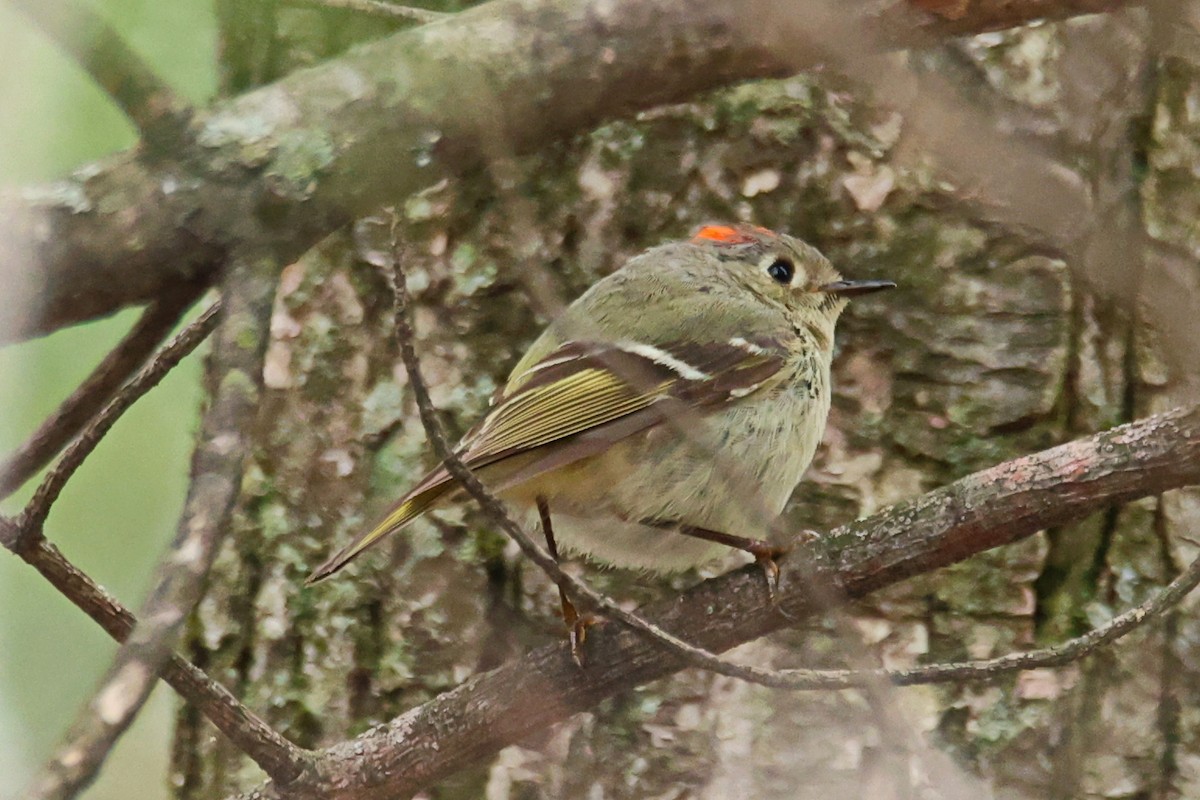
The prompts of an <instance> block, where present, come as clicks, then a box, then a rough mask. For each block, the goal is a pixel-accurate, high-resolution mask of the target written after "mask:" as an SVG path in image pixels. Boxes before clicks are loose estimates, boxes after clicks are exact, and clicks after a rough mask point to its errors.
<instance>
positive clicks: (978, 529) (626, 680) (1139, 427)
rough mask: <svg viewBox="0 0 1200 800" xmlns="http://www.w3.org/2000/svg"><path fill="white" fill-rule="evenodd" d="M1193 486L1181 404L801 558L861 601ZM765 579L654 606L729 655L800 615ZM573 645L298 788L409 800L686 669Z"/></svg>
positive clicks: (646, 651)
mask: <svg viewBox="0 0 1200 800" xmlns="http://www.w3.org/2000/svg"><path fill="white" fill-rule="evenodd" d="M1195 483H1200V408H1197V407H1192V408H1186V409H1176V410H1175V411H1171V412H1168V413H1165V414H1160V415H1157V416H1154V417H1149V418H1147V419H1144V420H1140V421H1138V422H1134V423H1131V424H1128V425H1123V426H1121V427H1118V428H1114V429H1113V430H1110V431H1105V432H1103V433H1099V434H1096V435H1094V436H1091V437H1089V438H1086V439H1081V440H1078V441H1074V442H1070V443H1068V444H1065V445H1061V446H1059V447H1056V448H1053V449H1051V450H1047V451H1044V452H1041V453H1037V454H1034V455H1031V456H1026V457H1024V458H1020V459H1016V460H1014V461H1009V462H1006V463H1004V464H1000V465H998V466H996V467H993V468H991V469H988V470H984V471H982V472H979V473H976V474H974V475H971V476H968V477H966V478H963V479H962V480H959V481H957V482H955V483H953V484H950V485H949V486H946V487H944V488H942V489H939V490H937V491H935V492H931V493H929V494H926V495H924V496H922V497H920V498H917V499H915V500H912V501H910V502H907V503H903V504H900V505H897V506H894V507H892V508H890V509H887V510H885V511H883V512H881V513H879V514H876V515H874V516H872V517H870V518H867V519H865V520H860V521H857V522H854V523H851V524H849V525H845V526H843V527H841V528H839V529H837V530H835V531H832V532H831V533H830V534H828V535H827V536H826V537H825V538H824V539H823V540H822V542H821V543H820V544H819V545H818V546H815V547H809V548H805V549H804V550H802V551H798V552H797V553H795V554H794V555H793V556H792V558H793V559H805V566H808V567H809V568H810V569H811V570H812V573H813V574H814V575H815V576H816V577H817V578H818V579H820V580H823V581H825V582H828V583H829V584H832V585H834V586H837V587H838V588H839V589H840V591H841V592H842V593H843V594H844V595H845V596H846V597H847V598H850V599H853V598H858V597H862V596H864V595H866V594H869V593H870V592H873V591H875V590H877V589H880V588H883V587H885V586H889V585H891V584H894V583H896V582H898V581H901V580H904V579H906V578H909V577H912V576H913V575H916V574H920V573H924V572H929V571H931V570H934V569H937V568H939V567H943V566H946V565H948V564H952V563H955V562H958V561H961V560H963V559H965V558H967V557H969V556H971V555H974V554H976V553H980V552H983V551H984V550H988V549H990V548H993V547H997V546H1000V545H1003V544H1009V543H1011V542H1015V541H1018V540H1020V539H1022V538H1024V537H1027V536H1030V535H1032V534H1033V533H1035V532H1037V531H1039V530H1042V529H1044V528H1047V527H1051V526H1054V525H1059V524H1062V523H1064V522H1066V521H1069V520H1072V519H1077V518H1079V517H1082V516H1085V515H1087V514H1089V513H1092V512H1094V511H1096V510H1099V509H1101V508H1105V507H1108V506H1110V505H1113V504H1117V503H1121V502H1126V501H1128V500H1132V499H1135V498H1137V497H1144V496H1147V495H1152V494H1157V493H1160V492H1163V491H1167V490H1169V489H1173V488H1178V487H1181V486H1186V485H1191V484H1195ZM1190 572H1191V570H1189V574H1190ZM761 580H762V576H761V575H760V574H759V571H758V569H757V568H756V567H748V568H746V569H743V570H740V571H738V572H734V573H731V574H728V575H724V576H721V577H719V578H715V579H713V580H710V581H706V582H704V583H702V584H700V585H699V586H697V587H695V588H694V589H692V590H691V591H689V592H687V593H686V594H685V595H684V596H683V597H682V598H672V599H670V600H668V601H664V602H661V603H656V604H654V605H652V606H651V607H649V608H647V609H644V611H643V613H644V615H645V616H646V617H648V618H649V619H652V620H654V621H655V622H656V623H657V624H659V625H660V626H661V627H663V628H665V629H666V630H668V631H670V632H671V633H672V634H674V635H675V636H678V637H680V638H683V639H685V640H687V641H689V642H694V643H696V644H697V645H699V646H702V647H705V648H707V649H709V650H712V651H714V652H720V651H722V650H725V649H728V648H730V647H733V646H735V645H738V644H742V643H744V642H747V641H750V640H752V639H755V638H758V637H760V636H763V635H765V634H767V633H770V632H771V631H773V630H777V629H778V628H780V627H781V626H783V625H784V624H788V623H787V620H785V619H783V618H782V617H781V616H780V615H778V614H775V613H772V611H771V609H770V608H769V607H768V605H767V601H766V598H765V597H764V595H763V592H762V586H761ZM1185 583H1186V581H1185ZM1175 588H1176V590H1182V588H1183V584H1177V585H1176V587H1175ZM779 601H780V604H781V605H782V607H783V609H784V610H785V611H786V612H787V613H788V614H789V615H790V616H792V617H795V618H801V617H804V616H806V615H809V614H811V613H813V612H814V611H816V610H818V609H819V608H821V607H822V606H823V605H824V604H823V602H822V600H821V599H820V598H817V597H814V596H813V593H812V591H811V588H810V587H809V585H808V583H807V581H790V582H787V583H786V584H785V585H784V586H783V587H782V588H781V593H780V597H779ZM568 650H569V648H568V647H567V646H566V645H565V644H559V645H555V646H548V647H544V648H541V649H539V650H537V651H535V652H533V653H531V654H529V655H528V656H526V657H524V658H522V659H519V660H518V661H516V662H513V663H510V664H507V665H505V666H503V667H500V668H499V669H496V670H493V671H491V672H488V673H485V674H482V675H477V676H475V677H473V678H471V679H470V680H468V681H467V682H466V683H464V684H463V685H461V686H459V687H457V688H455V689H453V690H451V691H449V692H446V693H445V694H443V695H441V696H439V697H437V698H435V699H434V700H432V701H430V702H428V703H426V704H424V705H422V706H419V707H417V708H414V709H412V710H411V711H409V712H407V713H405V714H403V715H401V716H399V717H397V718H396V719H394V720H392V721H391V722H389V723H388V724H386V725H384V726H380V727H379V728H376V729H374V730H372V731H370V732H368V733H367V734H364V735H363V736H360V737H358V738H356V739H353V740H351V741H349V742H345V743H342V744H339V745H335V746H333V747H331V748H329V749H328V750H325V751H322V753H321V754H319V755H318V756H317V760H316V762H315V764H314V767H313V769H312V770H311V771H308V772H305V773H304V774H303V775H302V776H301V778H300V779H298V780H297V781H295V782H293V783H291V784H287V785H286V789H287V791H288V792H295V793H296V794H298V795H299V796H302V797H303V796H322V797H328V798H342V799H344V800H351V799H353V800H362V799H363V798H377V797H392V796H407V795H409V794H412V793H413V792H415V791H417V790H419V789H420V788H422V787H425V786H428V785H429V784H431V783H433V782H434V781H436V780H438V779H440V778H443V777H445V776H447V775H449V774H452V773H453V772H455V771H456V770H458V769H460V768H462V767H463V766H465V765H467V764H469V763H472V762H473V761H475V760H477V759H478V758H480V757H481V756H483V755H485V754H487V753H490V752H494V751H495V750H498V749H500V748H501V747H504V746H506V745H508V744H511V743H513V742H515V741H518V740H520V739H521V737H523V736H525V735H528V734H529V733H530V732H532V731H536V730H540V729H543V728H544V727H545V726H547V725H550V724H553V723H555V722H558V721H561V720H563V719H566V718H567V717H569V716H570V715H572V714H574V713H576V712H578V711H582V710H585V709H587V708H589V707H591V706H593V705H594V704H596V703H597V702H599V701H600V700H602V699H604V698H605V697H608V696H611V695H612V694H614V693H616V692H620V691H623V690H627V689H628V688H629V687H630V686H635V685H638V684H641V683H644V682H646V681H650V680H654V679H656V678H661V677H663V676H666V675H669V674H671V673H672V672H675V671H677V670H679V669H681V668H683V667H684V666H685V662H684V661H683V660H682V659H681V658H679V657H678V656H675V655H672V654H670V653H668V652H666V651H664V650H663V649H662V648H661V646H658V645H655V644H653V643H651V642H650V641H648V640H647V639H645V638H644V637H642V636H641V635H640V634H635V633H633V632H630V631H628V630H623V629H621V628H620V627H618V626H615V625H611V624H601V625H597V626H595V627H593V628H592V629H591V630H590V632H589V650H588V658H589V661H588V666H587V669H586V670H579V669H578V668H577V667H576V666H575V664H574V662H573V661H572V660H571V657H570V654H569V652H568ZM430 731H436V732H437V735H436V737H434V736H432V735H430V734H429V732H430Z"/></svg>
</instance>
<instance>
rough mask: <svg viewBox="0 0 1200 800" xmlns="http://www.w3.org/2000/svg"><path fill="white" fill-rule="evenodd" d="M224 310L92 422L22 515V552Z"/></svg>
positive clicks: (182, 337) (216, 307)
mask: <svg viewBox="0 0 1200 800" xmlns="http://www.w3.org/2000/svg"><path fill="white" fill-rule="evenodd" d="M220 308H221V305H220V302H217V303H213V305H212V306H210V307H209V308H208V309H207V310H206V311H205V312H204V313H203V314H201V315H200V316H199V317H198V318H197V319H196V321H195V322H193V323H192V324H190V325H188V326H187V327H186V328H184V329H183V331H181V332H180V333H179V335H178V336H176V337H175V338H174V339H172V340H171V342H170V343H169V344H167V346H166V347H164V348H163V349H162V350H161V351H159V352H158V354H157V355H156V356H155V357H154V360H153V361H151V362H150V363H149V364H147V365H146V366H145V367H143V368H142V369H141V370H140V371H139V372H138V374H137V375H135V376H134V377H133V379H132V380H131V381H130V382H129V383H128V384H127V385H126V386H124V387H122V389H121V391H119V392H117V394H116V396H115V397H113V399H112V400H110V401H109V402H108V403H107V404H105V406H104V408H102V409H101V410H100V412H99V413H97V414H96V415H95V416H94V417H93V418H92V419H91V420H89V421H88V424H87V427H85V428H84V429H83V431H82V432H81V433H80V434H79V436H78V438H76V439H75V441H73V442H72V443H71V444H70V446H68V447H67V449H66V452H64V453H63V456H62V458H60V459H59V460H58V463H57V464H55V465H54V468H53V469H52V470H50V472H49V473H48V474H47V475H46V477H45V479H44V480H43V481H42V483H41V484H40V485H39V486H38V488H37V489H36V490H35V491H34V493H33V497H32V498H30V500H29V503H28V504H27V505H26V506H25V510H24V511H23V512H22V513H21V517H20V519H19V523H18V524H19V529H20V533H19V535H18V540H17V542H16V549H17V550H18V551H19V550H20V549H21V548H22V547H23V545H24V543H25V542H27V541H31V540H32V539H34V538H40V537H41V535H42V524H43V523H44V522H45V521H46V515H47V514H49V513H50V508H51V507H52V506H53V505H54V502H55V501H56V500H57V499H58V496H59V494H61V493H62V490H63V489H64V488H65V487H66V485H67V482H68V481H70V480H71V477H72V476H73V475H74V474H75V471H76V470H77V469H79V467H80V466H82V465H83V462H84V461H85V460H86V459H87V457H88V456H90V455H91V454H92V451H93V450H95V449H96V446H97V445H98V444H100V440H102V439H103V438H104V437H105V435H106V434H107V433H108V432H109V431H110V430H111V429H112V426H113V425H115V424H117V420H119V419H120V418H121V416H122V415H123V414H124V413H125V412H126V411H128V410H129V409H130V408H131V407H132V406H133V404H134V403H136V402H137V401H138V400H139V399H141V397H142V396H144V395H145V394H146V392H148V391H150V390H151V389H153V388H154V387H155V386H157V385H158V383H159V381H161V380H162V379H163V378H165V377H166V376H167V373H168V372H170V371H171V370H172V369H174V368H175V365H176V364H178V363H179V362H180V361H182V360H183V359H184V358H186V357H187V356H188V354H190V353H191V352H192V351H193V350H195V349H196V348H197V347H198V346H199V345H200V343H201V342H203V341H204V340H205V339H207V338H208V335H209V334H210V333H212V331H213V328H214V327H216V325H217V314H218V312H219V311H220ZM106 361H107V359H106Z"/></svg>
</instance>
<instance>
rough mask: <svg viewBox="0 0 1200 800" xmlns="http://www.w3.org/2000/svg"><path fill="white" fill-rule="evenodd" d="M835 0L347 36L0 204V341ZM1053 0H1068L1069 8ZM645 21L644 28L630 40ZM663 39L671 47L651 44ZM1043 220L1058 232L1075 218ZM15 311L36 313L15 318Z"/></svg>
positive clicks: (589, 104) (463, 21)
mask: <svg viewBox="0 0 1200 800" xmlns="http://www.w3.org/2000/svg"><path fill="white" fill-rule="evenodd" d="M834 5H836V8H833V6H834ZM978 5H980V6H982V5H985V4H978ZM976 6H977V4H975V3H969V4H966V6H965V10H964V12H963V14H962V16H960V17H958V18H956V19H955V20H954V27H955V29H956V32H958V31H960V30H966V29H969V27H970V25H971V24H972V21H974V20H976V17H974V16H973V13H974V9H975V8H976ZM1008 6H1009V7H1010V8H1011V9H1012V10H1013V12H1012V16H1011V21H1014V22H1015V21H1017V20H1018V19H1030V18H1034V17H1039V16H1042V15H1044V14H1045V13H1046V10H1047V6H1046V3H1044V2H1034V1H1033V0H1026V2H1014V3H1009V4H1008ZM810 7H811V8H810ZM848 7H849V6H848V5H847V4H830V3H828V2H825V1H824V0H807V2H806V3H805V4H804V5H803V6H798V5H797V3H796V2H792V1H791V0H741V1H740V2H728V0H721V1H720V2H718V1H717V0H689V2H686V3H685V2H647V1H646V0H612V1H610V0H603V2H601V1H600V0H593V2H575V0H495V2H492V3H488V4H485V5H482V6H479V7H476V8H474V9H471V10H470V11H467V12H463V13H461V14H457V15H455V17H454V18H453V19H450V20H446V21H445V22H442V23H439V24H437V25H423V26H419V27H416V28H412V29H409V30H406V31H403V32H400V33H397V34H395V35H394V36H391V37H388V38H386V39H383V40H380V41H378V42H372V43H370V44H367V45H365V46H363V47H359V48H356V49H355V50H354V51H353V52H351V53H349V54H347V55H346V56H344V57H342V58H339V59H335V60H332V61H330V62H327V63H325V64H322V65H320V66H318V67H314V68H312V69H307V70H303V71H301V72H299V73H297V74H295V75H292V76H288V77H286V78H284V79H283V80H281V81H279V82H278V83H275V84H272V85H270V86H267V87H263V88H261V89H258V90H256V91H254V92H252V93H249V94H247V95H244V96H242V97H239V98H235V99H233V100H231V101H228V102H226V103H224V104H220V105H217V106H216V107H214V108H213V109H212V110H211V111H209V112H208V113H206V114H205V115H204V116H203V118H202V119H199V120H197V121H196V123H195V126H196V128H197V130H198V131H199V133H198V134H197V138H198V141H197V142H195V143H193V144H192V145H189V146H188V147H185V148H184V152H181V153H180V154H179V155H178V159H177V161H175V162H165V161H164V162H159V163H155V164H153V165H150V164H146V163H144V162H142V161H139V160H138V159H136V158H134V157H132V156H130V155H128V154H127V155H126V156H124V157H119V158H117V159H113V160H110V161H108V162H106V163H105V164H103V165H96V166H94V167H91V168H89V169H87V170H85V171H83V172H82V173H81V174H80V176H78V177H76V178H74V179H72V180H70V181H67V182H65V183H61V184H58V185H54V186H49V187H45V188H44V189H42V190H39V191H36V192H27V193H26V194H25V196H24V197H23V198H17V199H14V200H13V201H11V202H9V203H7V204H4V208H2V209H0V247H3V248H5V251H4V252H3V253H0V270H3V272H2V273H0V281H2V282H3V283H4V285H5V286H16V287H26V288H24V289H22V290H21V292H22V293H25V294H27V295H28V296H26V297H18V300H19V301H20V302H14V303H11V304H8V307H6V308H4V309H0V314H3V315H4V318H2V319H0V340H4V339H9V340H11V339H20V338H24V337H28V336H31V335H35V334H37V333H43V332H46V331H50V330H55V329H57V328H59V327H62V326H63V325H67V324H71V323H74V322H78V321H80V320H84V319H89V318H92V317H95V316H98V315H101V314H106V313H111V312H112V311H113V310H115V309H117V308H121V307H123V306H125V305H129V304H134V303H139V302H146V301H148V300H150V299H153V298H156V297H158V296H160V295H161V294H162V292H163V291H164V289H165V287H167V286H170V285H172V284H174V283H176V282H178V281H180V280H201V281H209V280H211V279H212V276H213V274H214V270H215V268H216V267H217V265H218V264H220V263H221V262H222V259H223V258H224V254H225V253H227V252H228V251H229V249H230V248H231V247H237V246H247V245H251V246H257V245H261V244H262V242H263V241H265V240H266V239H267V238H271V237H270V236H269V234H270V233H272V232H270V231H264V230H262V229H261V225H260V226H253V225H248V222H247V220H248V219H250V218H252V215H251V214H248V213H247V211H248V210H252V209H255V208H259V207H261V206H262V204H264V203H268V204H269V205H270V207H271V209H272V213H271V215H270V217H271V220H272V222H270V223H269V224H272V225H278V226H279V231H278V233H279V235H278V236H275V237H274V239H275V240H276V241H277V242H279V243H280V245H279V247H280V252H279V253H277V255H278V256H279V257H280V259H282V260H285V261H286V260H289V259H291V258H293V257H295V256H297V255H298V254H299V253H301V252H303V251H305V250H307V249H308V248H309V247H311V246H312V245H313V244H314V243H316V242H317V241H319V240H320V239H322V238H323V237H325V236H326V235H328V234H329V233H330V232H331V231H333V230H334V229H336V228H337V227H338V226H340V225H342V224H344V223H345V222H347V221H348V220H349V219H351V218H353V217H355V216H361V215H363V214H367V213H370V212H372V211H373V210H374V209H376V208H378V207H379V206H380V205H382V204H384V203H386V202H388V201H390V200H391V199H392V198H394V197H396V196H398V195H404V194H408V193H411V192H413V191H416V190H419V189H421V188H423V187H425V186H428V185H430V184H432V183H435V182H436V181H437V180H439V179H440V178H442V177H445V176H447V175H462V174H464V173H467V172H469V171H470V170H472V169H474V168H476V167H478V166H480V165H481V164H482V163H484V162H485V161H486V160H487V159H488V158H489V157H491V156H492V154H493V153H495V152H497V151H502V152H503V153H504V155H505V156H506V157H511V156H513V155H520V154H523V153H527V152H529V151H530V150H531V149H535V148H543V147H544V146H545V145H546V143H547V142H550V141H555V140H560V139H563V138H565V137H569V136H571V135H574V134H576V133H578V132H580V131H582V130H588V129H591V128H592V127H594V126H595V125H596V124H597V123H599V122H600V121H602V120H605V119H610V118H614V117H626V116H629V115H631V114H633V113H636V112H637V111H640V110H644V109H647V108H651V107H653V106H656V105H661V104H664V103H672V102H679V101H683V100H686V99H689V98H692V97H694V96H696V95H697V94H699V93H701V92H704V91H707V90H711V89H715V88H718V87H721V86H726V85H729V84H731V83H734V82H737V81H743V80H747V79H751V78H759V77H768V76H777V75H781V74H788V73H793V72H796V71H799V70H802V69H807V68H811V67H813V66H815V65H817V64H818V63H821V62H823V61H825V60H827V59H828V58H829V57H830V55H831V51H832V50H836V49H837V46H838V45H842V44H845V43H846V39H847V37H845V36H841V35H834V34H832V33H830V32H829V31H828V30H827V29H825V28H823V27H821V26H823V25H825V24H826V23H827V22H828V21H829V20H830V19H833V20H836V21H837V22H838V24H837V26H836V29H837V30H841V29H844V28H845V29H849V30H851V31H854V32H855V33H856V34H862V35H863V36H866V37H867V38H868V39H870V38H876V39H878V38H880V37H873V36H872V35H870V34H869V32H870V31H871V30H873V26H875V25H878V17H877V16H875V15H873V14H872V13H871V12H870V11H869V10H868V11H864V10H863V9H862V8H861V7H860V6H859V5H858V4H854V6H853V9H852V10H851V11H847V8H848ZM888 7H889V8H896V7H898V4H897V3H892V4H891V5H889V6H888ZM810 10H812V11H813V12H814V13H807V12H808V11H810ZM1067 10H1068V12H1069V13H1076V12H1079V11H1081V10H1083V9H1082V8H1081V6H1080V4H1079V3H1074V4H1068V6H1067ZM856 13H863V14H865V15H866V16H855V14H856ZM1022 14H1027V15H1029V16H1022ZM848 15H849V16H848ZM987 21H988V22H989V24H994V18H993V17H988V18H987ZM980 22H981V23H982V20H980ZM940 24H942V23H937V24H933V25H932V26H931V25H930V24H929V18H928V17H925V16H921V15H904V16H903V18H901V17H900V16H899V15H889V16H888V17H887V26H888V30H887V32H886V34H887V35H886V41H880V42H878V46H879V47H885V46H889V44H894V43H895V42H898V41H911V40H912V39H914V38H916V39H918V40H925V39H927V38H928V36H929V35H930V33H931V32H932V33H935V34H936V33H940V32H941V30H942V29H941V28H939V27H938V26H939V25H940ZM814 26H815V27H814ZM649 30H653V31H657V32H659V33H658V34H657V35H655V36H646V35H645V33H646V31H649ZM663 37H666V38H669V39H670V40H671V41H672V42H675V43H677V44H676V46H674V47H671V48H664V47H662V40H663ZM850 38H851V39H854V40H859V39H861V38H862V36H858V35H856V36H852V37H850ZM531 48H536V49H537V51H538V52H539V53H541V54H542V55H543V57H542V58H540V59H539V60H538V61H537V62H536V63H529V62H528V59H525V58H524V56H525V55H526V54H527V53H528V52H530V50H531ZM464 53H469V54H470V57H469V58H465V57H463V54H464ZM516 64H522V65H523V66H522V68H521V69H514V65H516ZM380 65H387V69H382V70H381V69H380ZM646 75H654V76H656V77H655V80H653V81H647V80H645V79H644V78H645V76H646ZM873 76H874V77H878V71H876V72H875V73H873ZM464 99H468V100H469V101H468V102H464ZM546 108H553V109H554V113H553V114H548V113H545V109H546ZM281 109H287V112H286V113H281ZM249 119H253V120H254V121H255V123H254V124H253V125H247V124H245V122H246V120H249ZM297 148H300V152H299V153H298V152H297ZM314 153H319V154H320V157H319V158H313V157H311V155H312V154H314ZM1010 155H1011V153H1010ZM980 160H982V161H986V162H990V163H997V162H999V161H1000V159H998V158H991V159H976V160H974V162H977V161H980ZM964 161H965V163H968V164H970V163H974V162H973V161H971V160H966V159H964ZM195 164H207V165H211V171H212V172H213V173H216V174H219V175H220V176H222V177H223V180H220V181H209V180H206V179H205V176H197V175H196V174H195V172H194V166H193V165H195ZM1020 171H1021V170H1019V169H1017V168H1016V167H1015V166H1014V168H1013V169H1012V170H1010V172H1020ZM1030 174H1041V173H1037V172H1034V171H1031V173H1030ZM1072 197H1073V196H1072V195H1070V194H1069V193H1068V194H1067V195H1066V199H1068V200H1071V201H1072V202H1075V201H1074V200H1072ZM1005 199H1007V198H1005ZM1076 205H1077V203H1076ZM114 209H117V210H119V212H120V213H116V211H114ZM131 209H135V210H132V211H131ZM1038 210H1040V209H1038V208H1035V209H1034V210H1033V213H1030V214H1029V215H1028V216H1029V219H1028V220H1024V221H1028V222H1030V223H1031V224H1032V227H1033V229H1034V230H1042V231H1045V229H1046V228H1047V227H1049V225H1050V224H1051V223H1052V222H1053V221H1055V220H1060V219H1065V220H1068V221H1071V220H1074V219H1075V218H1076V217H1075V216H1074V215H1073V213H1072V210H1073V209H1066V210H1064V211H1063V212H1062V213H1060V214H1058V215H1056V216H1055V217H1054V218H1053V219H1051V220H1049V221H1045V220H1040V218H1039V217H1038V216H1037V214H1036V212H1037V211H1038ZM1013 213H1014V214H1015V213H1019V210H1018V211H1014V212H1013ZM263 224H267V223H263ZM1039 225H1040V226H1041V227H1040V228H1039V227H1038V226H1039ZM285 230H286V235H283V231H285ZM1049 233H1050V234H1052V238H1053V237H1056V238H1057V239H1061V238H1068V239H1069V238H1070V237H1071V236H1072V235H1073V234H1075V233H1076V231H1068V232H1067V233H1066V235H1065V237H1064V235H1062V234H1061V232H1055V231H1050V232H1049ZM132 243H136V246H134V245H133V244H132ZM25 308H36V309H38V310H39V313H38V314H37V315H36V316H34V317H32V318H24V317H22V318H19V319H18V318H14V315H15V313H16V312H17V310H18V309H25Z"/></svg>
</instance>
